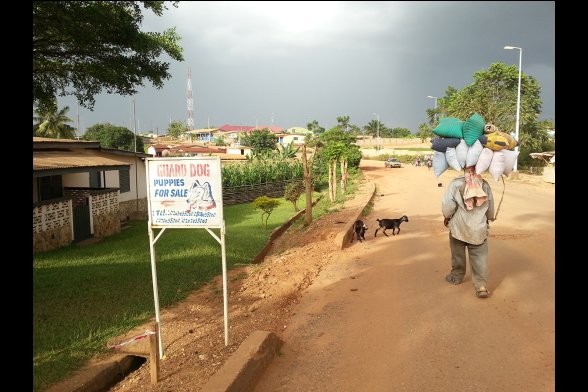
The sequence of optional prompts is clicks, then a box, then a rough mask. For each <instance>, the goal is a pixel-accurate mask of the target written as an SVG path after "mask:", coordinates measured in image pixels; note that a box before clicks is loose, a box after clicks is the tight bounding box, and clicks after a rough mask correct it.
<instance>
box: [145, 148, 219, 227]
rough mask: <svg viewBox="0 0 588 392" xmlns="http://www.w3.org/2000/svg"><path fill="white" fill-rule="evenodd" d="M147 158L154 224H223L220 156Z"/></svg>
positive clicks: (197, 225)
mask: <svg viewBox="0 0 588 392" xmlns="http://www.w3.org/2000/svg"><path fill="white" fill-rule="evenodd" d="M146 162H147V192H148V204H149V220H150V222H151V226H152V227H214V228H220V227H221V226H222V222H223V199H222V179H221V165H220V158H218V157H195V158H148V159H147V160H146Z"/></svg>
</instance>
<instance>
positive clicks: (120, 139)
mask: <svg viewBox="0 0 588 392" xmlns="http://www.w3.org/2000/svg"><path fill="white" fill-rule="evenodd" d="M84 140H95V141H99V142H100V146H101V147H105V148H116V149H118V150H125V151H133V152H134V151H135V141H136V143H137V150H136V151H137V152H142V151H144V149H145V148H144V145H143V139H142V138H141V137H140V136H135V134H133V132H131V131H130V130H129V129H128V128H125V127H119V126H117V125H112V124H110V123H102V124H94V125H92V126H91V127H89V128H88V130H87V131H86V133H85V134H84Z"/></svg>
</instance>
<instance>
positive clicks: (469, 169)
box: [463, 165, 476, 174]
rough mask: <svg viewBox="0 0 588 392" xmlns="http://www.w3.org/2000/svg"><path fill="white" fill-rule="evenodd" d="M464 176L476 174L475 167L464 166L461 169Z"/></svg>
mask: <svg viewBox="0 0 588 392" xmlns="http://www.w3.org/2000/svg"><path fill="white" fill-rule="evenodd" d="M463 171H464V174H476V166H475V165H474V166H466V167H464V168H463Z"/></svg>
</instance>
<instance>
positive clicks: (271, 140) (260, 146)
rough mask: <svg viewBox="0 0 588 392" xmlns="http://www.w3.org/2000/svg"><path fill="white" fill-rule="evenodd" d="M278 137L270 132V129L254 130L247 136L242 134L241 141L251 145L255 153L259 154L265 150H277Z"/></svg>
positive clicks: (243, 143) (248, 145) (245, 144)
mask: <svg viewBox="0 0 588 392" xmlns="http://www.w3.org/2000/svg"><path fill="white" fill-rule="evenodd" d="M277 141H278V138H277V137H276V135H274V134H273V133H271V132H270V130H269V129H267V128H264V129H262V130H258V129H256V130H254V131H252V132H250V133H248V134H247V135H245V136H242V137H241V139H240V143H241V144H242V145H244V146H247V147H251V151H252V152H253V154H259V153H262V152H263V151H273V150H275V149H276V148H277V147H276V143H277Z"/></svg>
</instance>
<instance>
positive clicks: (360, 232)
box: [351, 219, 368, 242]
mask: <svg viewBox="0 0 588 392" xmlns="http://www.w3.org/2000/svg"><path fill="white" fill-rule="evenodd" d="M367 229H368V228H367V226H366V225H365V223H363V221H362V220H359V219H358V220H356V221H355V223H354V224H353V231H354V232H355V235H352V236H351V242H353V237H354V236H357V239H358V240H359V242H363V241H362V240H361V239H362V238H363V239H364V240H365V231H366V230H367Z"/></svg>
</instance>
